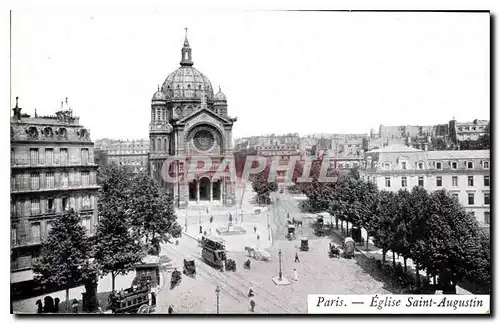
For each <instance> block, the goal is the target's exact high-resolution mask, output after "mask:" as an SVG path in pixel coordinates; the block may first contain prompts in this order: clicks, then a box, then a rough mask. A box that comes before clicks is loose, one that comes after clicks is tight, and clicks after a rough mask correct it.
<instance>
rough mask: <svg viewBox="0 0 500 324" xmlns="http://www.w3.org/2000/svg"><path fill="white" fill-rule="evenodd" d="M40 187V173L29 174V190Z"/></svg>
mask: <svg viewBox="0 0 500 324" xmlns="http://www.w3.org/2000/svg"><path fill="white" fill-rule="evenodd" d="M38 189H40V175H39V174H38V173H32V174H31V190H38Z"/></svg>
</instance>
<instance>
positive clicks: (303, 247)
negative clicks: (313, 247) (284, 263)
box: [300, 237, 309, 251]
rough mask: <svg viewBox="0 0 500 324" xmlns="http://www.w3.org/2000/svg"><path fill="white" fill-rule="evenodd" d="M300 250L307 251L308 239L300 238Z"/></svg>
mask: <svg viewBox="0 0 500 324" xmlns="http://www.w3.org/2000/svg"><path fill="white" fill-rule="evenodd" d="M300 250H301V251H309V239H308V238H307V237H301V238H300Z"/></svg>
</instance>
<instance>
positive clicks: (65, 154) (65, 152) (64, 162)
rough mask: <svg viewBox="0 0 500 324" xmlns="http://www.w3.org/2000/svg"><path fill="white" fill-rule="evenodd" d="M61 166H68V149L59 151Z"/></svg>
mask: <svg viewBox="0 0 500 324" xmlns="http://www.w3.org/2000/svg"><path fill="white" fill-rule="evenodd" d="M59 155H60V161H61V162H60V163H61V165H68V149H66V148H62V149H60V151H59Z"/></svg>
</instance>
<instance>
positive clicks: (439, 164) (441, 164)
mask: <svg viewBox="0 0 500 324" xmlns="http://www.w3.org/2000/svg"><path fill="white" fill-rule="evenodd" d="M436 169H437V170H442V169H443V163H441V162H436Z"/></svg>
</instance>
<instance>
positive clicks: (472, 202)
mask: <svg viewBox="0 0 500 324" xmlns="http://www.w3.org/2000/svg"><path fill="white" fill-rule="evenodd" d="M468 203H469V205H474V194H473V193H470V194H469V199H468Z"/></svg>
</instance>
